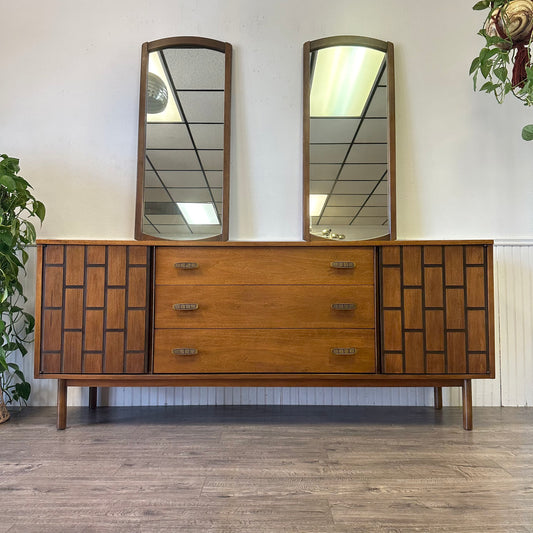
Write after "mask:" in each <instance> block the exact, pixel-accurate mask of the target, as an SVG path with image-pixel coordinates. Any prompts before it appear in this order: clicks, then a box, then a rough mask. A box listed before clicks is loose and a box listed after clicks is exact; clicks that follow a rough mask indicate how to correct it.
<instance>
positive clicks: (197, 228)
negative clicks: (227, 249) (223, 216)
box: [191, 224, 222, 237]
mask: <svg viewBox="0 0 533 533" xmlns="http://www.w3.org/2000/svg"><path fill="white" fill-rule="evenodd" d="M191 231H192V232H193V233H198V234H201V235H205V236H208V235H212V236H213V237H214V236H215V235H220V233H222V227H221V226H220V224H207V225H201V224H194V225H191Z"/></svg>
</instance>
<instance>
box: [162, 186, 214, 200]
mask: <svg viewBox="0 0 533 533" xmlns="http://www.w3.org/2000/svg"><path fill="white" fill-rule="evenodd" d="M168 192H169V193H170V196H172V199H173V200H174V202H176V203H177V202H182V203H200V202H210V201H211V195H210V194H209V189H207V188H202V189H169V190H168Z"/></svg>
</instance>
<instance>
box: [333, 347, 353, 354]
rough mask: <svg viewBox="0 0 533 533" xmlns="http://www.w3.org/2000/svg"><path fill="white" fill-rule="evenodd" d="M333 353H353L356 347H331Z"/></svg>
mask: <svg viewBox="0 0 533 533" xmlns="http://www.w3.org/2000/svg"><path fill="white" fill-rule="evenodd" d="M331 353H332V354H333V355H355V354H356V353H357V348H331Z"/></svg>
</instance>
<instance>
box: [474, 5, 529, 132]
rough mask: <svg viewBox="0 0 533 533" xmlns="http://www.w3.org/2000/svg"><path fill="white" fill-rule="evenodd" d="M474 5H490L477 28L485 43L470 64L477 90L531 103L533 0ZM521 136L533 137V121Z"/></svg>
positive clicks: (498, 96)
mask: <svg viewBox="0 0 533 533" xmlns="http://www.w3.org/2000/svg"><path fill="white" fill-rule="evenodd" d="M473 9H474V10H476V11H482V10H485V9H488V14H487V16H486V18H485V21H484V23H483V27H482V28H481V29H480V30H479V31H478V35H480V36H481V37H483V38H484V39H485V45H484V46H483V48H482V49H481V51H480V52H479V55H478V56H477V57H476V58H474V60H473V61H472V64H471V66H470V74H471V75H472V76H473V81H474V90H479V91H483V92H486V93H488V94H493V95H494V97H495V98H496V100H497V101H498V103H500V104H501V103H502V102H503V101H504V99H505V97H506V96H507V95H508V94H512V95H513V96H515V97H516V98H518V99H519V100H521V101H522V102H524V105H525V106H532V105H533V67H532V64H531V42H532V30H533V1H532V0H492V1H491V0H481V1H480V2H477V3H476V4H475V5H474V7H473ZM480 78H482V79H481V80H480ZM480 81H481V82H482V84H481V86H480V87H478V84H479V83H480ZM522 138H523V139H524V140H526V141H530V140H533V124H529V125H527V126H525V127H524V128H523V129H522Z"/></svg>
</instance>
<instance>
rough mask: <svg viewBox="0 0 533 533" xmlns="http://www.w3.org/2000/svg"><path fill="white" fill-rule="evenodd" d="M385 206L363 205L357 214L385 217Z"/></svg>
mask: <svg viewBox="0 0 533 533" xmlns="http://www.w3.org/2000/svg"><path fill="white" fill-rule="evenodd" d="M387 215H388V211H387V207H386V206H385V207H366V206H365V207H363V209H361V212H360V213H359V216H361V217H387Z"/></svg>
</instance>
